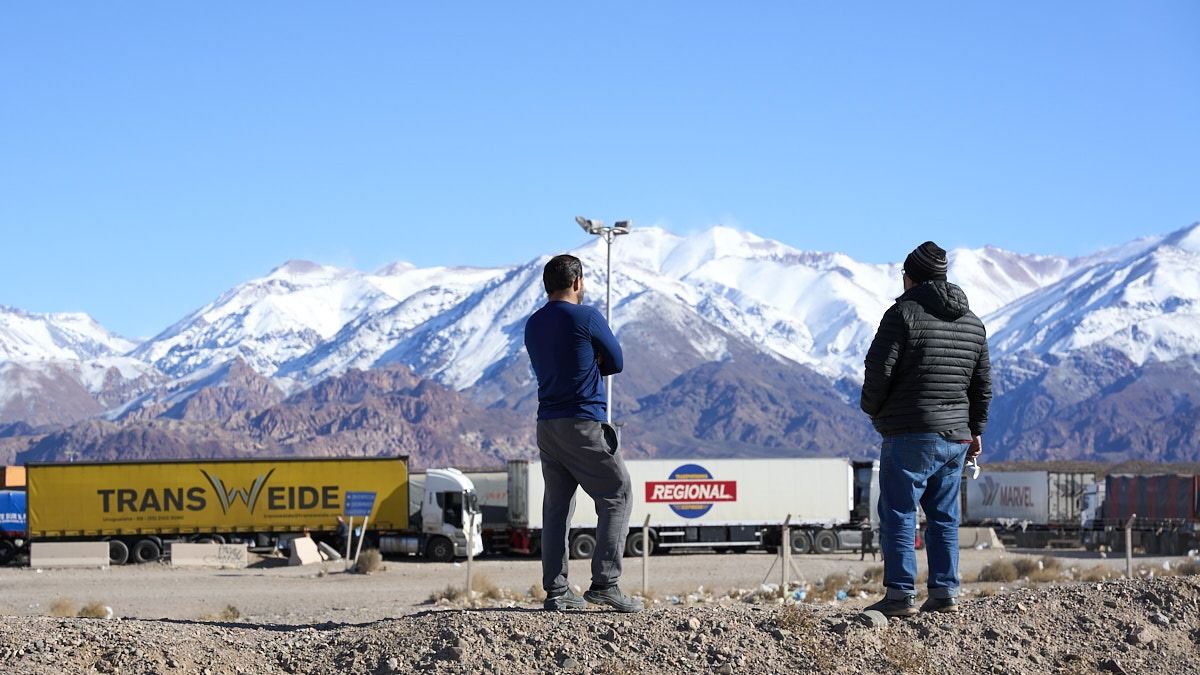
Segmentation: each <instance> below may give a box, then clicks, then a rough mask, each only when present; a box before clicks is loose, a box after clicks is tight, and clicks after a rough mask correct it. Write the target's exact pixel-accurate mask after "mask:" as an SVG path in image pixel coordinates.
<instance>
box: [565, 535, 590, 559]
mask: <svg viewBox="0 0 1200 675" xmlns="http://www.w3.org/2000/svg"><path fill="white" fill-rule="evenodd" d="M570 549H571V559H572V560H584V559H587V558H591V557H592V555H593V554H595V553H596V538H595V537H593V536H592V535H590V534H588V533H587V532H580V533H579V534H577V535H575V536H574V537H572V538H571V546H570Z"/></svg>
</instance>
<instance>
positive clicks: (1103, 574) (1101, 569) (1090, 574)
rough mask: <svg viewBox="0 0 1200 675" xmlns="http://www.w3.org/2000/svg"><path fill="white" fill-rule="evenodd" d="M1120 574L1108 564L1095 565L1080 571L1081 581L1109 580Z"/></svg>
mask: <svg viewBox="0 0 1200 675" xmlns="http://www.w3.org/2000/svg"><path fill="white" fill-rule="evenodd" d="M1118 576H1120V575H1119V574H1118V573H1117V572H1116V571H1115V570H1113V569H1112V568H1111V567H1109V566H1108V565H1093V566H1091V567H1089V568H1087V569H1086V570H1083V571H1082V572H1080V573H1079V579H1080V581H1087V582H1092V583H1095V582H1098V581H1108V580H1109V579H1115V578H1117V577H1118Z"/></svg>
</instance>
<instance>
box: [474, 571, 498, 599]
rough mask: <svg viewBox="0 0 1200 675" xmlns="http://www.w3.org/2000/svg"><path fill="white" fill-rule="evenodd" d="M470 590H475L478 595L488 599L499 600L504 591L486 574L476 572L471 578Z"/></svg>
mask: <svg viewBox="0 0 1200 675" xmlns="http://www.w3.org/2000/svg"><path fill="white" fill-rule="evenodd" d="M471 590H473V591H475V593H476V594H477V595H478V596H479V597H482V598H487V599H488V600H500V599H501V598H503V597H504V591H502V590H501V589H500V587H499V586H497V585H496V582H494V581H492V578H491V577H489V576H487V575H486V574H476V575H475V576H474V578H472V579H471Z"/></svg>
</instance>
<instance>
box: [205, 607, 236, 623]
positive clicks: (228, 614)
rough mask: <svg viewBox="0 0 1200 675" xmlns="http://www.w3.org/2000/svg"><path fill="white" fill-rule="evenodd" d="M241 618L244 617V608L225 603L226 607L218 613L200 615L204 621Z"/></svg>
mask: <svg viewBox="0 0 1200 675" xmlns="http://www.w3.org/2000/svg"><path fill="white" fill-rule="evenodd" d="M240 618H242V610H240V609H238V608H237V607H236V606H234V605H225V609H222V610H221V611H219V612H217V613H216V614H206V615H204V616H202V617H200V619H201V620H202V621H237V620H238V619H240Z"/></svg>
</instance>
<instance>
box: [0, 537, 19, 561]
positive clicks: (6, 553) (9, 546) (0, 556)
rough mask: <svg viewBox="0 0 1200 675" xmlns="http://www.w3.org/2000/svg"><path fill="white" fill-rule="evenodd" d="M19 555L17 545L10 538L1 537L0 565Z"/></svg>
mask: <svg viewBox="0 0 1200 675" xmlns="http://www.w3.org/2000/svg"><path fill="white" fill-rule="evenodd" d="M15 557H17V545H16V544H14V543H12V541H10V540H8V539H0V565H7V564H8V563H10V562H12V561H13V558H15Z"/></svg>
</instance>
